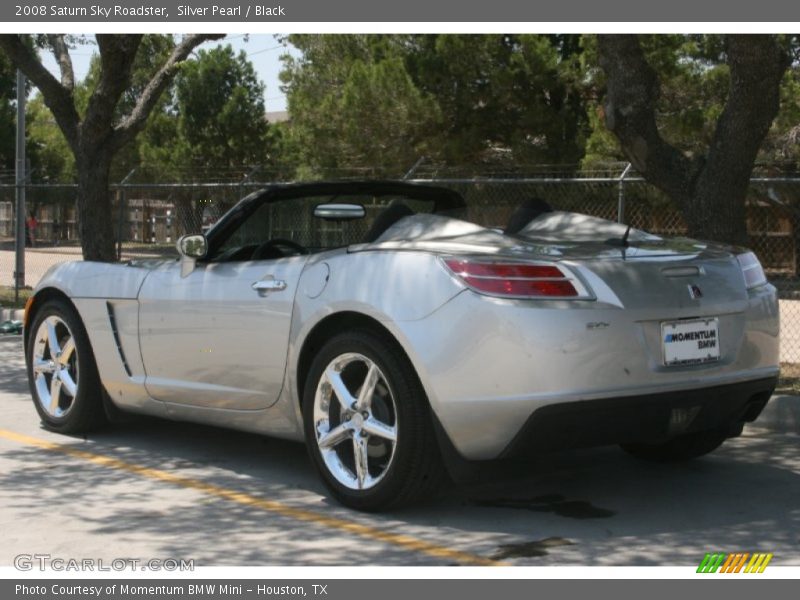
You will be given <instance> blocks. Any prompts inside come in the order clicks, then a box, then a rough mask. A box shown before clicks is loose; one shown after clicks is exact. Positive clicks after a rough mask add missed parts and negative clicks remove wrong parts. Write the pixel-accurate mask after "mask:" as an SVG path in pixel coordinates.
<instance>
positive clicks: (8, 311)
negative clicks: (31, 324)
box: [0, 308, 25, 323]
mask: <svg viewBox="0 0 800 600" xmlns="http://www.w3.org/2000/svg"><path fill="white" fill-rule="evenodd" d="M24 312H25V311H24V310H23V309H21V308H0V323H2V322H3V321H22V315H23V314H24Z"/></svg>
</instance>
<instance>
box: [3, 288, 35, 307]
mask: <svg viewBox="0 0 800 600" xmlns="http://www.w3.org/2000/svg"><path fill="white" fill-rule="evenodd" d="M32 293H33V290H32V289H29V288H27V289H26V288H23V289H21V290H20V291H19V301H16V302H15V301H14V288H13V287H9V286H5V285H0V307H2V308H25V302H26V301H27V300H28V298H30V297H31V294H32Z"/></svg>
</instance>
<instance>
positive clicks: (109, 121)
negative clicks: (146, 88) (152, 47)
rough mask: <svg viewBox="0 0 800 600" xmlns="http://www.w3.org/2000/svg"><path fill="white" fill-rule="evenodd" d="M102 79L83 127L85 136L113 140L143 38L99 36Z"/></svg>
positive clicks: (92, 97) (89, 105)
mask: <svg viewBox="0 0 800 600" xmlns="http://www.w3.org/2000/svg"><path fill="white" fill-rule="evenodd" d="M96 39H97V46H98V49H99V50H100V80H99V81H98V82H97V86H95V88H94V91H93V92H92V95H91V97H90V98H89V104H88V106H87V108H86V115H85V116H84V119H83V124H82V126H81V134H82V137H85V138H86V139H89V140H93V141H97V140H106V141H109V137H110V135H111V133H112V131H113V121H114V113H115V111H116V108H117V103H118V102H119V99H120V97H121V96H122V94H123V92H124V91H125V90H126V89H127V87H128V85H129V83H130V79H131V70H132V68H133V61H134V60H135V59H136V52H137V51H138V50H139V44H141V42H142V35H109V34H98V35H97V36H96Z"/></svg>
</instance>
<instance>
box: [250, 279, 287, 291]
mask: <svg viewBox="0 0 800 600" xmlns="http://www.w3.org/2000/svg"><path fill="white" fill-rule="evenodd" d="M251 287H252V288H253V289H254V290H256V291H257V292H280V291H282V290H285V289H286V282H285V281H283V280H282V279H262V280H261V281H256V282H255V283H254V284H253V285H252V286H251Z"/></svg>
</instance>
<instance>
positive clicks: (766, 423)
mask: <svg viewBox="0 0 800 600" xmlns="http://www.w3.org/2000/svg"><path fill="white" fill-rule="evenodd" d="M750 427H755V428H761V429H768V430H770V431H774V432H776V433H800V396H789V395H786V394H776V395H774V396H773V397H772V398H771V399H770V401H769V402H767V405H766V406H765V407H764V411H763V412H762V413H761V415H760V416H759V417H758V419H756V421H755V423H753V424H751V425H750Z"/></svg>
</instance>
